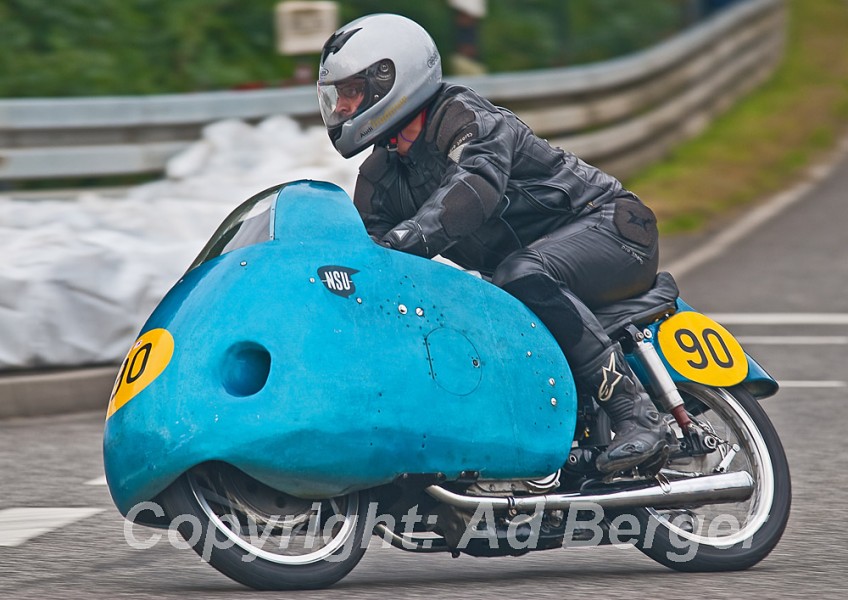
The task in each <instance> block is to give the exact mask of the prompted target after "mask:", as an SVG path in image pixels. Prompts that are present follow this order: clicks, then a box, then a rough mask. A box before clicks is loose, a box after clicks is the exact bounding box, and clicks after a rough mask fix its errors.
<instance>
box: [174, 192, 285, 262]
mask: <svg viewBox="0 0 848 600" xmlns="http://www.w3.org/2000/svg"><path fill="white" fill-rule="evenodd" d="M282 187H283V186H282V185H278V186H276V187H273V188H270V189H267V190H265V191H264V192H261V193H259V194H256V195H255V196H253V197H252V198H250V199H249V200H247V201H245V202H244V203H243V204H242V205H241V206H239V207H238V208H237V209H235V210H234V211H233V212H232V213H230V216H228V217H227V218H226V219H224V222H223V223H221V226H220V227H218V230H217V231H216V232H215V234H214V235H213V236H212V238H211V239H210V240H209V241H208V242H207V243H206V246H204V248H203V250H201V251H200V254H199V255H198V256H197V258H195V259H194V262H192V263H191V266H190V267H189V268H188V270H189V271H191V270H192V269H194V268H195V267H197V266H199V265H201V264H203V263H205V262H206V261H209V260H212V259H213V258H216V257H218V256H221V255H222V254H226V253H227V252H232V251H233V250H236V249H237V248H244V247H245V246H250V245H253V244H261V243H262V242H267V241H269V240H270V239H271V237H272V234H273V231H272V227H271V225H272V223H271V215H272V211H271V207H272V206H273V205H274V200H275V199H276V198H277V194H278V193H279V192H280V189H281V188H282Z"/></svg>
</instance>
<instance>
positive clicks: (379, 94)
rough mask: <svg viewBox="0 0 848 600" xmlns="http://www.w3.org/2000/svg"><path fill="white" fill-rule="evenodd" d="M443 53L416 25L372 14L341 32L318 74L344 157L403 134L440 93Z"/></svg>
mask: <svg viewBox="0 0 848 600" xmlns="http://www.w3.org/2000/svg"><path fill="white" fill-rule="evenodd" d="M441 82H442V63H441V58H440V57H439V51H438V49H437V48H436V44H435V42H433V39H432V38H431V37H430V35H429V34H428V33H427V32H426V31H425V30H424V29H423V28H422V27H421V26H420V25H418V24H417V23H416V22H415V21H411V20H410V19H407V18H406V17H401V16H399V15H389V14H377V15H369V16H367V17H362V18H360V19H356V20H355V21H352V22H350V23H348V24H347V25H345V26H344V27H342V28H341V29H339V30H338V31H336V32H335V33H334V34H333V35H332V36H330V39H329V40H327V42H326V43H325V44H324V49H323V51H322V52H321V63H320V65H319V69H318V101H319V106H320V108H321V116H322V117H323V119H324V124H325V125H326V126H327V132H328V133H329V134H330V140H331V141H332V142H333V146H335V148H336V150H338V152H339V154H341V155H342V156H344V157H345V158H350V157H351V156H353V155H354V154H357V153H358V152H361V151H362V150H364V149H365V148H367V147H368V146H370V145H372V144H373V143H375V141H377V140H378V139H380V138H383V137H386V136H387V135H391V134H394V133H395V132H397V130H398V129H399V127H400V126H402V125H404V124H405V122H406V121H408V120H409V119H410V118H411V117H412V116H413V115H414V113H415V112H416V111H418V110H420V109H421V107H422V106H423V105H424V104H425V103H426V102H427V100H429V99H430V98H431V97H432V96H433V95H434V94H435V93H436V92H437V91H438V90H439V86H440V85H441Z"/></svg>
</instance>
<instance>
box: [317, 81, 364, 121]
mask: <svg viewBox="0 0 848 600" xmlns="http://www.w3.org/2000/svg"><path fill="white" fill-rule="evenodd" d="M367 91H368V82H367V80H366V79H365V77H360V76H358V75H357V76H354V77H348V78H347V79H343V80H342V81H339V82H337V83H330V84H326V83H325V84H320V83H319V84H318V103H319V105H320V107H321V117H322V118H323V119H324V124H325V125H326V126H327V127H335V126H336V125H341V124H342V123H344V122H345V121H347V120H348V119H350V118H353V117H355V116H356V115H358V114H359V113H360V112H362V111H363V110H364V109H365V108H366V106H365V104H366V102H365V96H366V93H367Z"/></svg>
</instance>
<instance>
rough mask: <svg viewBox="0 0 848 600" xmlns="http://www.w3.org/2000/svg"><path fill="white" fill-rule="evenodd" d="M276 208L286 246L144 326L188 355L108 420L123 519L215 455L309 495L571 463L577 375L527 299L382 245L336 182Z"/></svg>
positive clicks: (235, 260) (210, 282) (302, 186)
mask: <svg viewBox="0 0 848 600" xmlns="http://www.w3.org/2000/svg"><path fill="white" fill-rule="evenodd" d="M270 214H272V215H273V221H272V223H273V239H271V240H270V241H264V242H262V243H256V244H253V245H248V246H245V247H241V248H238V249H235V250H232V251H230V252H226V253H223V254H222V255H220V256H217V257H216V258H213V259H211V260H209V261H207V262H203V263H202V264H200V265H199V266H197V267H196V268H194V269H192V270H191V271H189V272H188V273H187V274H186V275H185V276H184V277H183V279H181V280H180V281H179V282H178V283H177V284H176V285H175V286H174V287H173V289H172V290H171V291H170V292H169V293H168V295H167V296H166V297H165V298H164V299H163V301H162V302H161V304H160V305H159V306H158V307H157V309H156V310H155V312H154V313H153V315H152V316H151V317H150V319H149V320H148V322H147V323H146V324H145V326H144V328H143V329H142V333H145V332H148V331H150V330H152V329H156V328H164V329H167V330H168V331H169V332H170V333H171V334H172V336H173V339H174V353H173V357H172V358H171V360H170V363H169V364H168V366H167V367H166V368H165V370H164V371H163V372H162V374H161V375H159V376H158V377H157V378H156V379H154V380H153V381H152V383H150V384H149V385H148V386H147V387H146V388H144V389H143V391H141V392H140V393H138V394H137V395H136V396H134V397H133V398H132V399H131V400H130V401H128V402H127V403H126V404H125V405H124V406H122V407H120V408H119V409H118V410H117V412H115V413H114V414H113V415H112V416H111V417H110V418H109V419H108V420H107V423H106V431H105V439H104V453H105V464H106V475H107V479H108V482H109V489H110V491H111V493H112V497H113V499H114V501H115V503H116V505H117V506H118V508H119V509H120V510H121V512H122V513H123V514H126V513H127V511H129V510H130V509H131V508H132V507H133V506H134V505H135V504H136V503H138V502H142V501H145V500H151V499H153V498H154V497H155V496H156V495H157V494H158V493H159V492H161V491H162V490H163V489H164V488H165V487H167V486H168V485H169V484H170V483H171V482H172V481H174V480H175V479H176V478H177V477H178V476H179V475H181V474H182V473H183V472H185V471H186V470H187V469H189V468H191V467H193V466H194V465H197V464H199V463H202V462H205V461H211V460H220V461H226V462H228V463H231V464H233V465H235V466H236V467H238V468H240V469H242V470H244V471H245V472H247V473H248V474H250V475H252V476H253V477H256V478H257V479H259V480H260V481H262V482H264V483H266V484H268V485H271V486H273V487H276V488H278V489H281V490H283V491H286V492H288V493H291V494H294V495H298V496H302V497H309V498H318V497H329V496H335V495H339V494H342V493H346V492H349V491H353V490H357V489H364V488H368V487H372V486H375V485H380V484H383V483H387V482H390V481H392V480H393V479H394V478H395V477H397V476H398V475H400V474H401V473H437V472H441V473H444V474H445V475H446V476H447V477H448V478H456V477H458V475H459V473H460V472H461V471H463V470H474V471H480V472H481V474H482V476H483V477H493V478H510V477H533V476H541V475H545V474H548V473H551V472H553V471H555V470H556V469H558V468H559V467H560V466H561V465H562V464H563V461H564V459H565V457H566V456H567V454H568V451H569V448H570V446H571V440H572V437H573V433H574V427H575V420H576V415H575V406H576V393H575V390H574V383H573V379H572V377H571V373H570V371H569V369H568V366H567V364H566V362H565V359H564V357H563V355H562V353H561V352H560V350H559V347H558V346H557V344H556V342H555V340H554V339H553V337H552V336H551V335H550V333H549V332H548V330H547V329H546V328H545V327H544V326H543V325H542V324H541V323H540V322H539V320H538V319H537V318H536V317H535V316H534V315H533V314H532V313H531V312H530V311H529V310H528V309H526V308H525V307H524V306H523V305H522V304H521V303H520V302H518V301H517V300H515V299H514V298H512V297H511V296H509V295H508V294H506V293H505V292H503V291H501V290H500V289H498V288H496V287H495V286H493V285H491V284H489V283H487V282H484V281H482V280H480V279H477V278H475V277H473V276H471V275H469V274H467V273H463V272H461V271H459V270H457V269H454V268H452V267H449V266H445V265H442V264H438V263H435V262H433V261H428V260H425V259H422V258H418V257H415V256H410V255H407V254H403V253H400V252H395V251H392V250H388V249H385V248H382V247H380V246H378V245H376V244H374V243H373V242H372V241H371V240H370V239H369V237H368V235H367V234H366V232H365V229H364V227H363V225H362V223H361V221H360V219H359V216H358V215H357V213H356V210H355V208H354V207H353V204H352V203H351V201H350V198H349V197H348V196H347V195H346V194H345V193H344V192H343V191H342V190H341V189H339V188H337V187H336V186H333V185H331V184H326V183H319V182H310V181H301V182H296V183H291V184H288V185H287V186H285V187H283V188H282V189H281V191H280V192H279V195H278V196H277V199H276V205H275V207H274V212H271V213H270ZM322 267H331V268H329V269H322ZM322 279H324V280H326V283H325V282H324V281H322ZM266 377H267V380H266ZM553 399H556V401H555V402H554V401H553Z"/></svg>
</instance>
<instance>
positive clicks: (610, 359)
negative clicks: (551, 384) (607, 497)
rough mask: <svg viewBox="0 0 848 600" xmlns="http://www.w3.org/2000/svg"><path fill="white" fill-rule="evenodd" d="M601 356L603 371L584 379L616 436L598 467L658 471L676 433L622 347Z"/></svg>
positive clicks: (598, 460) (602, 470)
mask: <svg viewBox="0 0 848 600" xmlns="http://www.w3.org/2000/svg"><path fill="white" fill-rule="evenodd" d="M602 358H603V363H602V364H601V366H600V370H597V369H596V370H595V371H594V372H593V373H590V374H589V376H588V377H586V378H584V382H585V383H586V384H587V385H588V386H590V387H589V389H590V391H591V392H592V394H593V395H594V396H595V398H597V400H598V404H599V405H600V407H601V408H602V409H603V410H604V412H606V413H607V415H609V417H610V420H611V421H612V430H613V431H614V432H615V437H614V438H613V440H612V442H610V445H609V446H607V449H606V450H605V451H604V452H603V453H602V454H601V455H600V456H598V459H597V462H596V463H595V466H596V468H597V469H598V470H599V471H600V472H601V473H606V474H609V473H615V472H618V471H627V470H629V469H632V468H634V467H641V470H642V471H644V472H651V473H656V472H658V471H659V470H660V469H661V468H662V467H663V465H664V464H665V462H666V460H667V459H668V453H669V442H671V441H673V439H674V434H673V433H672V431H671V428H670V427H669V426H668V424H667V423H666V422H665V421H664V420H663V419H662V418H661V417H660V414H659V412H657V409H656V408H655V407H654V405H653V403H652V402H651V399H650V397H649V396H648V393H647V392H646V391H645V388H644V387H642V383H641V382H640V381H639V379H638V378H637V377H636V376H635V375H634V374H633V371H631V369H630V365H628V364H627V362H626V361H625V359H624V354H623V353H622V351H621V348H620V347H619V346H613V347H612V348H611V349H610V350H609V353H608V354H605V355H604V356H603V357H602ZM596 364H597V362H596Z"/></svg>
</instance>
